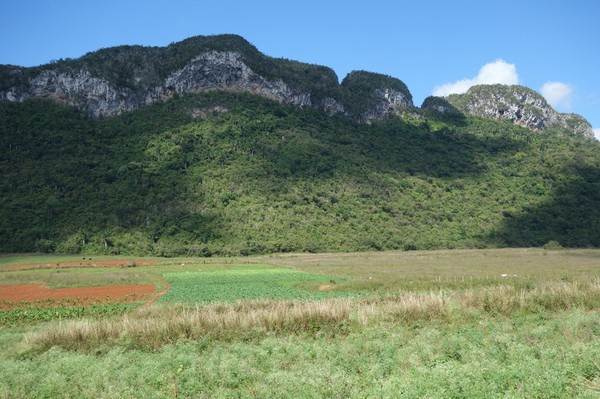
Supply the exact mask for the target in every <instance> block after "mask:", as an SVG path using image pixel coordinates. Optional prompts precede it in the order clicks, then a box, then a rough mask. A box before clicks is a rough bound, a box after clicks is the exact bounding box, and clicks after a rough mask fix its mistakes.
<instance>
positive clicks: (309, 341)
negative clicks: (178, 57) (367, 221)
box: [0, 249, 600, 398]
mask: <svg viewBox="0 0 600 399" xmlns="http://www.w3.org/2000/svg"><path fill="white" fill-rule="evenodd" d="M109 259H114V258H109ZM129 259H130V260H132V262H135V261H137V262H135V263H136V264H137V263H141V260H142V259H141V258H129ZM154 260H155V261H157V264H156V265H154V266H130V267H123V268H69V269H57V268H52V267H48V268H42V269H33V270H18V271H7V270H6V268H8V267H10V266H12V265H16V264H25V263H29V264H33V263H35V264H51V263H59V262H65V261H70V258H69V259H65V258H59V257H55V256H45V257H43V258H42V257H38V256H34V255H32V256H28V257H23V256H1V257H0V290H1V289H2V285H6V284H22V283H30V282H44V283H48V284H49V285H50V286H55V287H69V286H79V287H81V286H86V285H87V286H98V285H120V284H124V283H123V282H125V283H126V284H135V283H138V282H139V283H148V282H151V283H154V284H156V285H157V292H159V291H161V290H163V289H164V288H166V287H170V288H169V290H168V291H167V292H166V293H165V294H164V295H163V296H162V297H160V298H159V299H158V300H157V301H156V302H155V303H153V304H150V305H146V304H144V303H141V302H139V303H129V304H114V305H108V306H109V307H110V308H106V309H93V308H89V309H84V308H81V309H82V310H73V309H70V308H68V307H58V308H44V307H43V306H38V307H36V308H27V307H25V308H20V309H18V311H19V312H29V315H30V317H29V318H26V317H25V318H21V319H15V318H14V317H13V318H12V319H10V317H9V315H10V312H15V311H16V310H0V381H2V383H0V398H31V397H36V398H56V397H61V398H70V397H94V398H114V397H120V398H138V397H144V398H289V397H294V398H314V397H325V398H373V397H382V398H396V397H402V398H424V397H427V398H597V397H598V396H599V395H600V364H599V363H600V362H599V361H598V359H600V314H599V309H600V251H599V250H584V249H582V250H566V249H565V250H549V249H501V250H454V251H452V250H448V251H409V252H373V253H352V254H350V253H339V254H284V255H270V256H262V257H247V258H162V259H161V258H155V259H154ZM65 309H66V310H65ZM45 314H47V315H46V316H43V315H45ZM48 315H49V316H48ZM9 319H10V320H9Z"/></svg>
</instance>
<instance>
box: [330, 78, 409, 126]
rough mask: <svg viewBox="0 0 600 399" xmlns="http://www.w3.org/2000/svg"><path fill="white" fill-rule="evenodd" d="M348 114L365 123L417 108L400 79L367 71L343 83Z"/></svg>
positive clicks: (345, 79)
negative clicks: (409, 108) (408, 108)
mask: <svg viewBox="0 0 600 399" xmlns="http://www.w3.org/2000/svg"><path fill="white" fill-rule="evenodd" d="M341 87H342V93H343V99H344V104H345V105H346V110H347V114H349V115H351V116H353V117H354V118H355V119H357V120H359V121H361V122H367V123H368V122H371V121H373V120H379V119H382V118H385V117H387V116H389V115H394V114H401V112H402V111H403V110H404V109H406V108H407V107H411V108H412V107H414V105H413V102H412V95H411V94H410V91H409V90H408V88H407V87H406V85H405V84H404V82H402V81H401V80H399V79H396V78H393V77H391V76H387V75H382V74H378V73H372V72H366V71H353V72H350V73H349V74H348V76H346V77H345V78H344V80H343V81H342V84H341Z"/></svg>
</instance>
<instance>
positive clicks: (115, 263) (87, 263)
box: [3, 260, 156, 271]
mask: <svg viewBox="0 0 600 399" xmlns="http://www.w3.org/2000/svg"><path fill="white" fill-rule="evenodd" d="M154 265H156V262H155V261H151V260H144V261H139V260H135V261H134V260H94V261H91V260H82V261H80V262H57V263H39V264H34V265H13V266H9V267H7V268H5V269H3V270H4V271H12V270H30V269H55V268H66V267H88V268H92V267H134V266H154Z"/></svg>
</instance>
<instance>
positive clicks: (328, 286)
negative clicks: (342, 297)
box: [319, 284, 333, 291]
mask: <svg viewBox="0 0 600 399" xmlns="http://www.w3.org/2000/svg"><path fill="white" fill-rule="evenodd" d="M332 289H333V286H332V285H331V284H321V285H320V286H319V291H331V290H332Z"/></svg>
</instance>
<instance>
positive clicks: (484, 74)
mask: <svg viewBox="0 0 600 399" xmlns="http://www.w3.org/2000/svg"><path fill="white" fill-rule="evenodd" d="M495 83H500V84H505V85H516V84H519V75H518V74H517V67H516V66H515V64H509V63H508V62H506V61H504V60H501V59H499V60H496V61H494V62H490V63H488V64H485V65H484V66H482V67H481V69H480V70H479V73H478V74H477V76H475V77H474V78H472V79H462V80H459V81H456V82H454V83H446V84H443V85H441V86H436V87H435V88H434V89H433V95H434V96H441V97H443V96H447V95H449V94H462V93H465V92H466V91H467V90H469V88H470V87H471V86H475V85H484V84H486V85H487V84H495Z"/></svg>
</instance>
